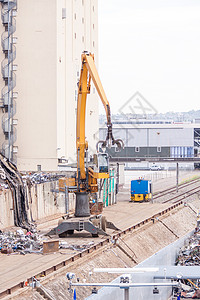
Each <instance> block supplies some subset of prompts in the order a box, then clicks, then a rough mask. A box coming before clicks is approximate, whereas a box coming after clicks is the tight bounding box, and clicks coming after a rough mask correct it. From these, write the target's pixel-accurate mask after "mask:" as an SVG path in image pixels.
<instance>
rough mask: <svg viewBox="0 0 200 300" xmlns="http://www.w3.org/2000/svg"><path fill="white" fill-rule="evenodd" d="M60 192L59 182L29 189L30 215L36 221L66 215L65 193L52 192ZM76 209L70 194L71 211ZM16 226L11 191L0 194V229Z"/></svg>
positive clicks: (37, 185)
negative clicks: (56, 215)
mask: <svg viewBox="0 0 200 300" xmlns="http://www.w3.org/2000/svg"><path fill="white" fill-rule="evenodd" d="M52 190H53V191H55V190H58V182H57V181H51V182H45V183H40V184H34V185H33V186H32V187H31V188H30V189H29V188H28V187H27V196H28V206H29V208H28V215H29V218H30V216H31V215H32V218H33V219H34V220H40V219H44V218H46V217H49V216H53V215H55V214H59V213H63V214H64V213H66V203H65V195H64V193H56V192H52ZM74 208H75V198H74V195H73V194H69V210H70V211H72V210H74ZM10 226H14V211H13V199H12V195H11V192H10V190H3V191H2V192H1V194H0V229H4V228H6V227H10Z"/></svg>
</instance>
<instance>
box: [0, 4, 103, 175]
mask: <svg viewBox="0 0 200 300" xmlns="http://www.w3.org/2000/svg"><path fill="white" fill-rule="evenodd" d="M0 2H1V5H2V8H1V13H2V23H1V24H0V33H1V39H2V41H1V44H2V51H1V53H0V60H1V62H2V75H1V76H0V77H1V78H0V87H1V109H0V110H1V112H0V118H1V120H2V128H1V130H0V141H1V151H2V153H3V154H5V155H6V156H7V157H9V158H10V159H11V160H12V161H14V162H17V166H18V168H19V169H20V170H27V171H29V170H34V171H35V170H40V169H41V170H57V169H58V164H63V163H66V162H73V161H75V159H76V154H75V153H76V149H75V145H76V140H75V137H76V106H77V81H78V79H79V75H80V67H81V65H80V59H81V53H82V52H83V51H84V50H87V51H90V52H92V53H94V54H95V61H96V64H97V62H98V6H97V0H71V1H62V0H50V1H49V0H18V1H17V0H12V1H9V0H1V1H0ZM87 110H88V113H87V128H90V130H87V131H86V136H87V140H88V141H89V145H90V147H93V148H95V144H96V135H98V100H97V95H96V92H95V89H94V87H93V86H92V88H91V95H89V96H88V103H87Z"/></svg>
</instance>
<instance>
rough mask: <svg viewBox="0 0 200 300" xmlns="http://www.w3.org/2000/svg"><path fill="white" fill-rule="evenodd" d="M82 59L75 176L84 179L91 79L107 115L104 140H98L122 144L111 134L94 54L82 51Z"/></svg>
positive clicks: (120, 145)
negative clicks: (88, 95) (86, 127)
mask: <svg viewBox="0 0 200 300" xmlns="http://www.w3.org/2000/svg"><path fill="white" fill-rule="evenodd" d="M81 59H82V68H81V74H80V81H79V86H78V104H77V129H76V131H77V137H76V142H77V144H76V147H77V172H78V174H77V177H78V178H80V179H81V180H85V179H87V178H86V175H87V174H86V171H85V163H84V158H85V153H86V150H87V149H88V144H87V142H86V140H85V113H86V100H87V94H89V93H90V82H91V79H92V81H93V83H94V85H95V88H96V90H97V92H98V94H99V97H100V99H101V101H102V103H103V106H104V109H105V112H106V117H107V127H108V133H107V137H106V141H100V142H101V143H102V146H103V147H106V146H107V143H109V145H110V146H111V144H112V145H114V144H117V146H118V147H119V148H121V147H122V146H123V142H122V141H121V140H114V138H113V135H112V123H111V112H110V104H109V102H108V100H107V97H106V94H105V92H104V89H103V86H102V83H101V80H100V78H99V74H98V71H97V68H96V66H95V63H94V55H92V54H91V53H83V54H82V56H81Z"/></svg>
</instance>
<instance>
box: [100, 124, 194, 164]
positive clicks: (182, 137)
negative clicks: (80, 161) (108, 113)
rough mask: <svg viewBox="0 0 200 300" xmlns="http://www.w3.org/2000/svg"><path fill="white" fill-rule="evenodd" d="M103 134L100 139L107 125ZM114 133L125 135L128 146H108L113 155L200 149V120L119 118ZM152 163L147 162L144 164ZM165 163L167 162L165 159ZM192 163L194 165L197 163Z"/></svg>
mask: <svg viewBox="0 0 200 300" xmlns="http://www.w3.org/2000/svg"><path fill="white" fill-rule="evenodd" d="M198 125H199V126H198ZM99 134H100V139H105V137H106V125H103V126H101V127H100V133H99ZM113 135H114V137H115V138H116V139H117V138H121V139H122V140H123V141H124V144H125V148H124V149H122V151H121V152H116V148H112V149H110V150H108V152H109V153H110V155H111V156H112V157H130V158H131V157H172V158H187V157H194V156H198V152H199V149H200V124H195V123H173V122H172V121H168V120H146V119H145V120H135V121H129V120H124V121H122V120H119V121H117V120H115V121H114V124H113ZM148 165H149V164H148V163H143V166H148ZM161 165H162V166H163V167H165V166H166V164H165V163H163V164H161ZM187 165H188V163H187ZM189 165H190V167H193V166H194V164H193V163H190V164H189ZM131 166H136V164H134V163H128V164H127V167H131ZM167 167H169V166H167Z"/></svg>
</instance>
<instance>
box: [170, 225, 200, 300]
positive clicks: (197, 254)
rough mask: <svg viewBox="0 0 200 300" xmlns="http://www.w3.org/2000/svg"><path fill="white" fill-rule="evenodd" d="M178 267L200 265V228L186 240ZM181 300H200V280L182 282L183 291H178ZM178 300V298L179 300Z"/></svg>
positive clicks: (180, 253) (178, 259)
mask: <svg viewBox="0 0 200 300" xmlns="http://www.w3.org/2000/svg"><path fill="white" fill-rule="evenodd" d="M176 265H177V266H199V265H200V227H199V226H198V227H197V228H196V229H195V232H194V234H193V235H192V236H191V237H190V238H189V239H188V240H186V243H185V245H184V246H183V247H182V248H181V249H180V251H179V255H178V258H177V260H176ZM178 294H180V297H181V298H190V299H200V280H193V281H192V280H190V279H188V280H181V290H179V291H178V290H177V291H176V296H177V295H178ZM177 299H178V298H177Z"/></svg>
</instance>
